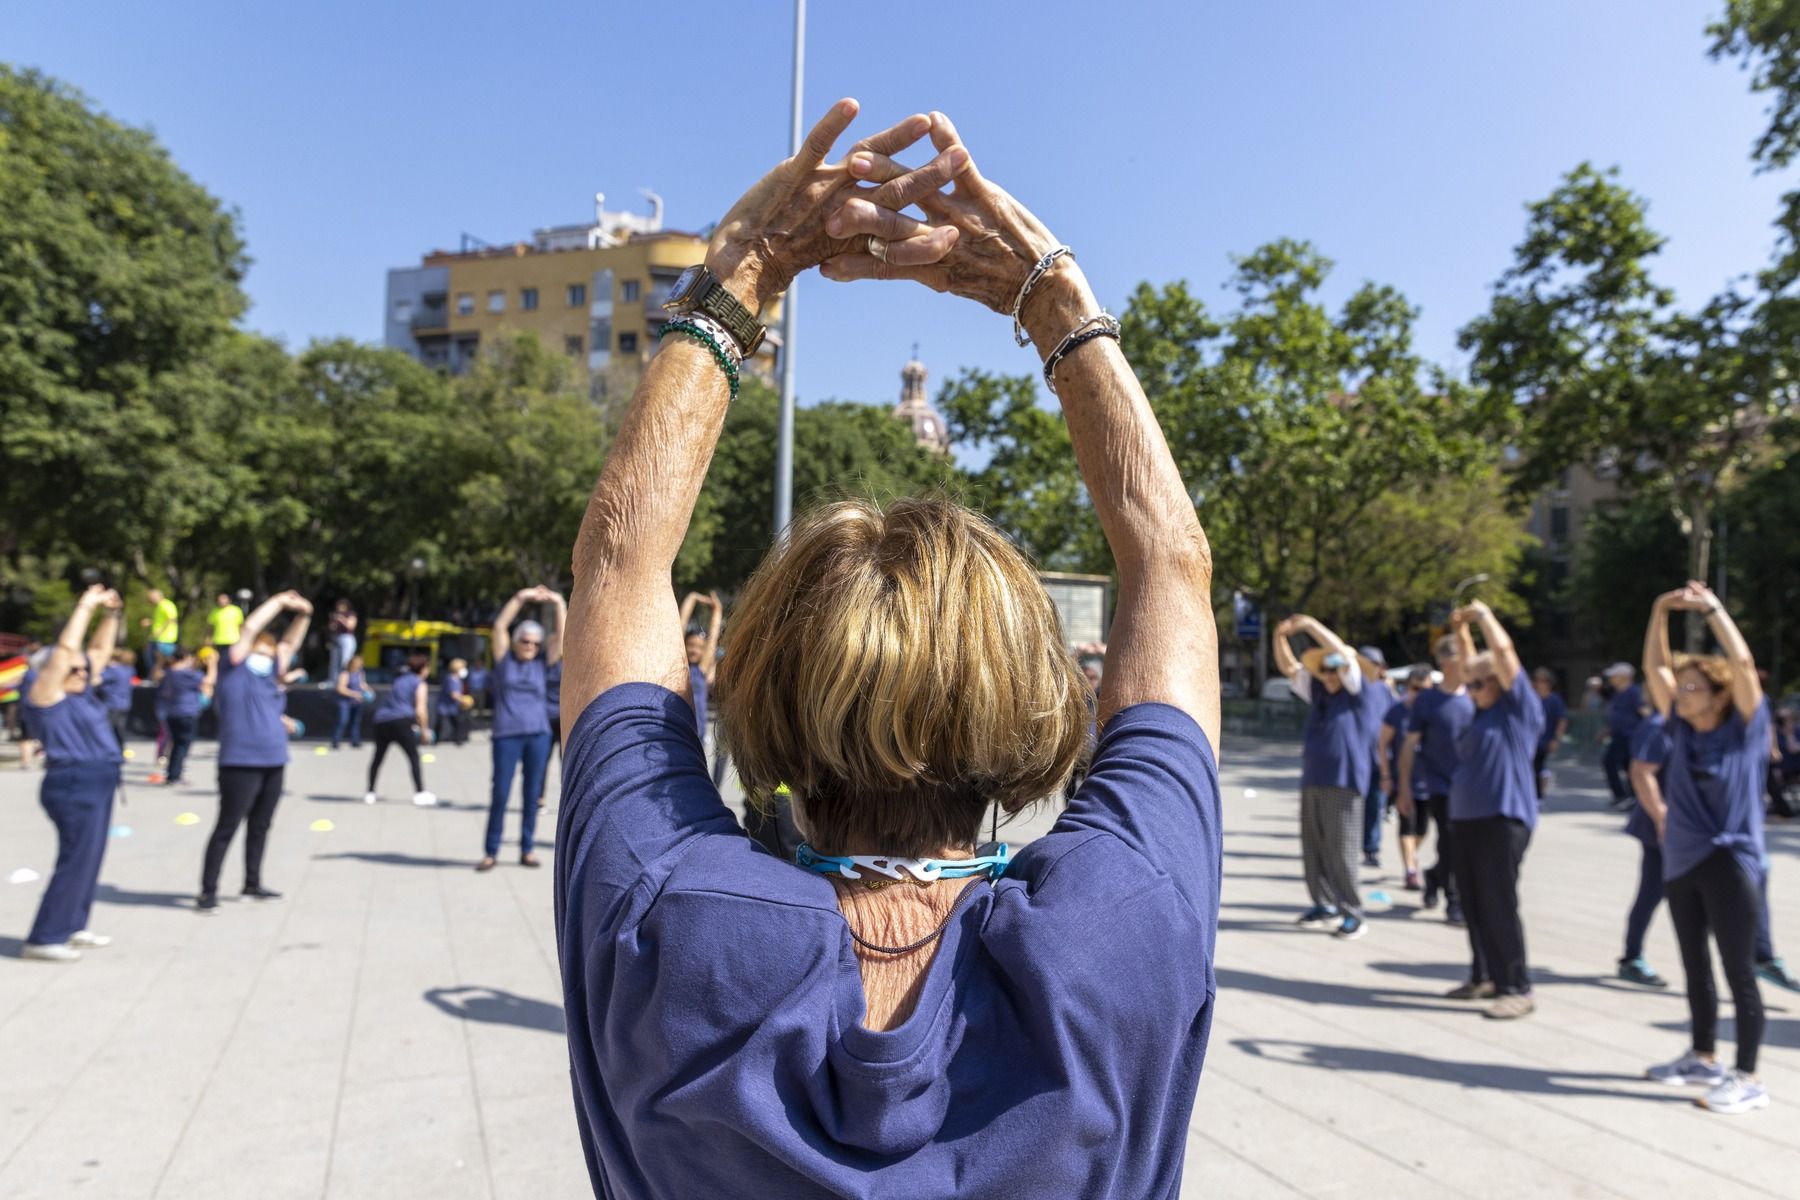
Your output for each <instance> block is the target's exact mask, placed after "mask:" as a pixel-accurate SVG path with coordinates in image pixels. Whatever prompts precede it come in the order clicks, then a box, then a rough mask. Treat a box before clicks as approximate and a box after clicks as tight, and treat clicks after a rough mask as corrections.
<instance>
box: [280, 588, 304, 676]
mask: <svg viewBox="0 0 1800 1200" xmlns="http://www.w3.org/2000/svg"><path fill="white" fill-rule="evenodd" d="M281 602H282V603H281V606H282V607H283V608H285V609H286V610H287V611H288V612H291V613H293V614H294V619H293V620H291V621H289V622H288V627H287V631H286V632H285V633H283V634H282V635H281V641H280V642H278V643H276V645H275V669H276V670H277V671H278V672H282V673H284V674H285V673H286V671H287V669H288V664H289V663H291V662H293V661H294V655H296V654H298V653H300V646H301V645H302V643H304V642H305V641H306V627H307V626H308V625H310V624H312V611H313V606H312V601H311V600H308V599H307V598H306V597H305V596H302V595H301V594H300V593H299V592H291V591H290V592H283V593H281Z"/></svg>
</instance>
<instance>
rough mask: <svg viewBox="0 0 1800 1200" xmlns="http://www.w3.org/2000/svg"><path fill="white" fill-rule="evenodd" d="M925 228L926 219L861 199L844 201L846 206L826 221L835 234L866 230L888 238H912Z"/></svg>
mask: <svg viewBox="0 0 1800 1200" xmlns="http://www.w3.org/2000/svg"><path fill="white" fill-rule="evenodd" d="M924 228H926V225H925V223H924V222H923V221H915V220H913V219H912V218H911V217H908V216H905V215H903V214H901V213H897V212H895V211H894V210H893V209H890V208H881V207H880V206H878V205H875V204H872V203H870V202H869V201H867V200H862V199H851V200H846V201H844V206H843V207H842V208H840V209H838V211H837V212H836V213H835V214H834V215H833V216H832V218H831V221H830V223H829V224H827V225H826V230H827V232H829V233H830V234H831V235H832V236H833V237H855V236H857V235H858V234H864V233H867V234H873V235H874V236H876V237H878V238H884V239H886V240H888V241H899V240H901V239H902V238H909V237H911V236H913V235H914V234H915V233H918V232H919V231H920V230H921V229H924Z"/></svg>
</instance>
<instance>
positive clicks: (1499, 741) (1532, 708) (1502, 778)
mask: <svg viewBox="0 0 1800 1200" xmlns="http://www.w3.org/2000/svg"><path fill="white" fill-rule="evenodd" d="M1471 703H1472V702H1471ZM1543 721H1544V706H1543V705H1542V704H1539V703H1538V696H1537V693H1536V692H1534V691H1532V690H1531V680H1530V679H1528V678H1527V677H1526V675H1525V672H1523V671H1520V672H1518V673H1517V674H1515V675H1514V676H1513V681H1512V686H1511V687H1509V688H1507V689H1506V690H1505V691H1503V692H1501V693H1500V698H1499V699H1498V700H1496V701H1494V702H1493V703H1492V704H1490V705H1488V706H1487V707H1486V708H1477V709H1476V710H1475V715H1474V717H1472V718H1471V719H1470V721H1469V724H1468V725H1467V727H1465V728H1464V729H1463V732H1462V736H1461V737H1460V738H1459V739H1458V740H1457V747H1456V754H1457V763H1456V777H1455V779H1454V780H1452V782H1451V785H1450V819H1451V820H1452V821H1480V820H1485V819H1486V818H1489V817H1511V818H1513V819H1515V820H1519V821H1523V822H1525V825H1526V827H1527V828H1528V829H1535V828H1537V819H1538V803H1537V782H1536V780H1534V779H1533V778H1532V771H1531V760H1532V758H1533V757H1534V756H1535V755H1536V753H1537V742H1538V731H1539V729H1540V728H1541V727H1542V725H1543Z"/></svg>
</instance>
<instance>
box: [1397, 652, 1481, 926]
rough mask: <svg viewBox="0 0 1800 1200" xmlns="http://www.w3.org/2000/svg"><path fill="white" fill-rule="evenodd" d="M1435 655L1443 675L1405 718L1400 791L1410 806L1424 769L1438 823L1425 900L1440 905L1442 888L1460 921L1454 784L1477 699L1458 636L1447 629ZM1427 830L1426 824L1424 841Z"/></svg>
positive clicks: (1451, 917) (1448, 913)
mask: <svg viewBox="0 0 1800 1200" xmlns="http://www.w3.org/2000/svg"><path fill="white" fill-rule="evenodd" d="M1435 657H1436V659H1437V667H1438V673H1439V675H1440V677H1441V681H1440V682H1439V684H1438V685H1437V687H1435V688H1432V689H1430V690H1429V691H1426V692H1422V693H1420V695H1419V698H1418V699H1417V700H1415V701H1413V707H1412V716H1411V717H1409V718H1408V720H1407V724H1406V744H1405V745H1404V746H1402V747H1401V750H1400V795H1401V796H1402V797H1403V799H1402V801H1401V803H1402V804H1403V805H1407V806H1410V805H1411V794H1412V787H1413V779H1414V773H1415V772H1423V773H1424V787H1425V792H1426V795H1427V797H1428V799H1427V800H1426V802H1425V805H1426V808H1425V811H1426V812H1427V813H1428V814H1429V816H1430V819H1431V821H1433V822H1435V823H1436V824H1437V830H1438V840H1437V851H1438V858H1437V861H1436V862H1435V863H1433V864H1432V865H1431V866H1430V868H1428V869H1427V870H1426V872H1425V894H1424V896H1423V897H1422V898H1421V902H1422V904H1423V906H1424V907H1425V908H1427V909H1431V908H1436V907H1437V900H1438V893H1440V892H1442V893H1443V895H1444V901H1445V904H1444V919H1445V921H1447V922H1448V923H1449V924H1451V925H1461V924H1462V923H1463V913H1462V904H1461V902H1460V901H1459V899H1458V896H1457V887H1456V880H1455V879H1454V878H1453V877H1452V875H1451V872H1450V856H1451V843H1452V837H1451V832H1450V784H1451V781H1452V780H1453V779H1454V778H1455V777H1456V766H1457V763H1458V762H1459V761H1461V758H1460V754H1459V752H1458V750H1457V744H1458V742H1459V741H1460V740H1461V738H1462V735H1463V731H1464V730H1465V729H1467V728H1468V727H1469V722H1470V721H1472V720H1474V719H1475V703H1474V701H1472V700H1470V699H1469V695H1468V693H1467V692H1466V691H1465V690H1464V689H1463V678H1462V661H1461V659H1460V658H1459V657H1458V656H1457V646H1456V639H1455V638H1454V637H1451V636H1448V635H1446V636H1445V637H1442V638H1439V639H1438V643H1437V646H1436V648H1435ZM1405 811H1406V809H1405V808H1404V807H1403V808H1402V810H1401V812H1402V813H1403V814H1404V813H1405ZM1424 834H1425V830H1424V826H1423V824H1421V825H1420V827H1419V836H1420V843H1421V847H1422V846H1423V841H1424Z"/></svg>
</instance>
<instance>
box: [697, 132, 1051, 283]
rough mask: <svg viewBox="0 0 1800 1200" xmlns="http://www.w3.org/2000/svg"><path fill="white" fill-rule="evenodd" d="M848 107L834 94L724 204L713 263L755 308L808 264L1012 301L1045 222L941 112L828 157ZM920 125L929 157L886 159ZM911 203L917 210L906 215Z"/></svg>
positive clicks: (1046, 243) (1035, 256)
mask: <svg viewBox="0 0 1800 1200" xmlns="http://www.w3.org/2000/svg"><path fill="white" fill-rule="evenodd" d="M856 114H857V104H856V101H854V100H840V101H838V103H836V104H834V105H833V106H832V108H831V111H830V112H828V113H826V115H825V117H824V119H823V120H821V121H820V122H819V123H818V125H816V126H814V128H813V130H812V132H811V133H810V134H809V135H808V136H807V139H806V142H805V144H804V145H803V146H802V148H801V150H800V153H798V154H796V155H795V156H794V157H792V158H790V159H787V160H786V161H784V162H782V163H781V164H780V165H779V166H777V167H776V168H775V169H774V170H773V171H771V172H769V174H767V175H765V176H764V177H763V178H762V179H761V180H760V181H759V182H758V183H757V184H756V185H755V186H754V187H752V188H751V189H750V190H749V191H748V192H746V193H745V194H744V195H743V197H742V198H741V199H739V200H738V202H737V203H736V204H734V205H733V206H732V208H731V211H730V212H728V213H727V214H726V215H725V218H724V219H723V220H722V221H720V222H719V226H718V229H717V230H716V231H715V233H714V235H713V239H712V244H711V245H710V246H709V247H708V251H707V264H708V266H709V267H710V268H711V269H712V271H713V274H715V275H716V276H718V277H719V278H720V279H721V280H723V281H724V283H725V285H726V287H728V288H730V289H731V290H732V291H733V292H734V293H735V294H736V295H737V296H738V297H739V298H740V299H741V300H743V301H744V302H745V303H746V304H748V305H750V306H752V307H754V308H758V309H760V308H761V307H762V306H763V305H765V304H766V303H767V302H768V301H769V300H771V299H772V298H774V297H775V296H777V295H779V294H780V293H781V292H783V291H785V290H786V288H787V286H788V284H789V283H790V282H792V280H793V279H794V277H795V276H797V275H799V274H800V272H802V271H805V270H807V269H809V268H811V267H815V266H816V267H818V268H819V270H820V273H821V274H822V275H824V276H825V277H826V278H828V279H833V280H840V281H843V280H853V279H912V280H916V281H918V282H920V283H923V284H925V285H926V286H927V287H930V288H933V289H934V290H936V291H940V292H946V291H947V292H953V293H955V294H956V295H959V296H966V297H968V298H969V299H972V300H976V301H979V302H980V303H982V304H984V305H986V306H987V307H989V308H991V309H993V310H994V311H996V312H1003V313H1004V312H1010V311H1011V310H1012V305H1013V302H1014V300H1015V298H1016V297H1017V296H1018V295H1019V292H1020V289H1021V288H1022V287H1023V285H1024V283H1025V280H1026V278H1027V277H1028V276H1029V275H1030V272H1031V269H1032V266H1033V265H1034V264H1035V263H1036V262H1037V261H1038V260H1039V259H1040V258H1042V257H1043V256H1044V255H1045V254H1046V253H1047V252H1048V251H1050V250H1051V249H1053V248H1054V247H1055V246H1056V244H1057V243H1056V239H1055V238H1053V237H1052V236H1051V235H1050V231H1049V230H1048V229H1046V228H1045V227H1044V225H1043V224H1042V222H1040V221H1038V219H1037V218H1036V217H1034V216H1032V215H1031V213H1030V212H1029V211H1027V210H1026V209H1025V207H1024V206H1023V205H1021V204H1019V203H1018V202H1017V201H1016V200H1014V199H1013V198H1012V197H1011V196H1009V195H1008V194H1007V193H1006V192H1005V191H1004V190H1003V189H1001V188H1000V187H998V186H996V185H995V184H993V183H991V182H989V181H988V180H987V179H985V178H984V177H983V176H982V175H981V173H980V172H979V171H978V170H976V168H975V163H974V159H973V158H972V157H971V156H970V154H969V151H968V149H967V147H966V146H964V145H963V143H962V139H961V137H960V136H959V135H958V134H957V132H956V127H955V126H954V125H952V124H951V123H950V119H949V118H948V117H946V116H944V114H942V113H932V114H930V115H925V114H916V115H914V116H911V117H908V118H906V119H905V120H904V121H901V122H900V123H899V124H897V125H894V126H891V127H889V128H888V129H885V130H883V131H882V132H880V133H877V134H874V135H872V136H870V137H867V138H864V139H862V140H861V141H858V142H857V143H855V144H854V145H853V146H852V147H851V149H850V153H849V155H848V156H847V157H846V158H844V159H843V160H841V161H838V162H835V163H827V162H826V161H825V160H826V157H827V156H828V155H829V154H830V153H831V151H832V149H833V148H834V147H835V146H836V144H837V141H838V139H839V138H840V137H841V136H842V135H843V133H844V132H845V131H846V130H847V129H848V128H849V126H850V123H851V121H852V120H854V119H855V117H856ZM928 135H929V137H930V139H931V144H932V146H933V147H934V149H935V150H936V151H937V153H936V155H935V156H934V157H933V158H932V159H931V161H930V162H928V163H926V164H925V165H924V166H921V167H916V168H914V167H907V166H904V165H903V164H901V163H900V162H899V161H898V160H897V159H896V157H895V156H896V155H898V154H900V153H902V152H903V151H905V150H907V149H909V148H910V147H912V146H914V145H916V144H917V143H918V142H919V141H920V140H922V139H924V138H925V137H927V136H928ZM914 205H916V206H917V207H918V209H919V210H920V211H921V212H922V213H923V214H924V217H925V219H924V220H918V219H915V218H913V217H910V216H908V215H906V212H905V211H904V210H906V209H907V208H909V207H911V206H914Z"/></svg>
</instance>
